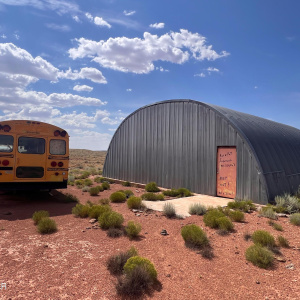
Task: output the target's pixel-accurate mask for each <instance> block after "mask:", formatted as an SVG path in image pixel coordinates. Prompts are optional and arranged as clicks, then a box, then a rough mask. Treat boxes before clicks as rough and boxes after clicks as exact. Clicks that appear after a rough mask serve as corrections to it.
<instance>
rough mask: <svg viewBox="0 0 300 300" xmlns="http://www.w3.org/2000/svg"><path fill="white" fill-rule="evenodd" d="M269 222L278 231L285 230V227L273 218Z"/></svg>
mask: <svg viewBox="0 0 300 300" xmlns="http://www.w3.org/2000/svg"><path fill="white" fill-rule="evenodd" d="M268 223H269V225H270V226H272V227H273V228H274V229H275V230H277V231H283V228H282V226H281V225H280V224H278V223H275V222H274V221H272V220H269V222H268Z"/></svg>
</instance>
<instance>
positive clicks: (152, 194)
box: [141, 192, 165, 201]
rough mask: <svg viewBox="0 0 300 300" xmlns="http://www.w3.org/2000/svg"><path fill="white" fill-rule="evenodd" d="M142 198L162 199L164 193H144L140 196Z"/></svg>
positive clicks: (150, 199)
mask: <svg viewBox="0 0 300 300" xmlns="http://www.w3.org/2000/svg"><path fill="white" fill-rule="evenodd" d="M141 198H142V199H143V200H148V201H162V200H164V198H165V197H164V195H163V194H154V193H150V192H149V193H145V194H143V195H142V196H141Z"/></svg>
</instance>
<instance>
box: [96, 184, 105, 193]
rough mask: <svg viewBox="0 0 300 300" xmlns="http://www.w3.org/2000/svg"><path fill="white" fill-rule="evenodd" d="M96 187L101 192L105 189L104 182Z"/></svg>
mask: <svg viewBox="0 0 300 300" xmlns="http://www.w3.org/2000/svg"><path fill="white" fill-rule="evenodd" d="M96 188H97V189H98V191H99V193H100V192H103V191H104V189H103V186H102V184H101V185H96Z"/></svg>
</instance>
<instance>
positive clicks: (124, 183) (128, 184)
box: [122, 181, 131, 186]
mask: <svg viewBox="0 0 300 300" xmlns="http://www.w3.org/2000/svg"><path fill="white" fill-rule="evenodd" d="M122 185H123V186H131V184H130V182H129V181H125V182H123V183H122Z"/></svg>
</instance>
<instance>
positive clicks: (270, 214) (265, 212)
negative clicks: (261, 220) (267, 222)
mask: <svg viewBox="0 0 300 300" xmlns="http://www.w3.org/2000/svg"><path fill="white" fill-rule="evenodd" d="M259 215H260V216H262V217H265V218H269V219H272V220H277V214H276V213H275V211H274V210H273V208H272V207H271V206H265V207H262V208H261V210H260V211H259Z"/></svg>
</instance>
